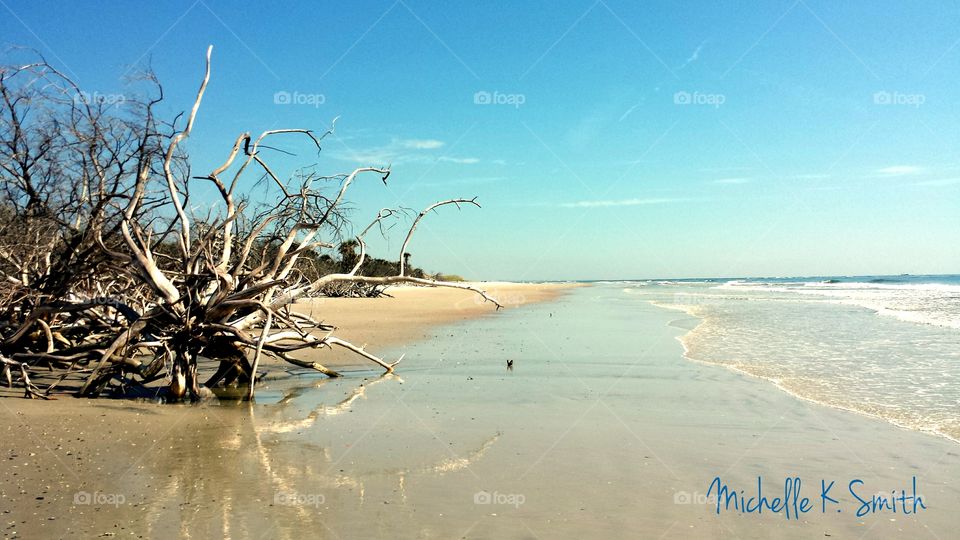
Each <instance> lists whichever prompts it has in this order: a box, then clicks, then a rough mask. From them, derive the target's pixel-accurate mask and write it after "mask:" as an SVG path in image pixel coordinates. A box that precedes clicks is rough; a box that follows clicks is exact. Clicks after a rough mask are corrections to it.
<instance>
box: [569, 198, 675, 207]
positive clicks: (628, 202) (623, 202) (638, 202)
mask: <svg viewBox="0 0 960 540" xmlns="http://www.w3.org/2000/svg"><path fill="white" fill-rule="evenodd" d="M686 200H687V199H663V198H660V199H618V200H607V201H577V202H568V203H560V205H559V206H560V207H561V208H609V207H612V206H644V205H648V204H671V203H678V202H684V201H686Z"/></svg>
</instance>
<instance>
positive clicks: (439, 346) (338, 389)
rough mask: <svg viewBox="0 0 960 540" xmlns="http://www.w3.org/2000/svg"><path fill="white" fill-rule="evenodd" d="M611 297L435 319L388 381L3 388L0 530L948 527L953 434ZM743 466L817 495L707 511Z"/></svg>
mask: <svg viewBox="0 0 960 540" xmlns="http://www.w3.org/2000/svg"><path fill="white" fill-rule="evenodd" d="M615 292H616V291H615V290H613V289H604V288H601V287H588V288H581V289H577V290H573V291H571V292H570V293H569V294H564V295H562V296H560V297H559V298H557V299H556V300H555V301H553V302H546V303H541V304H535V305H529V306H527V307H525V308H524V309H519V310H508V311H505V312H500V313H498V314H497V315H496V316H490V317H482V318H479V319H475V320H472V321H462V322H454V323H451V324H447V325H444V326H440V327H436V328H435V329H434V330H433V331H432V332H429V334H430V339H427V340H425V341H422V342H420V343H419V344H418V345H417V346H416V347H413V348H410V349H409V350H408V355H407V359H406V360H405V361H404V364H402V365H403V366H404V367H403V369H401V370H400V372H399V373H398V375H396V376H389V377H378V376H377V374H376V373H375V372H373V371H370V372H369V373H367V374H364V373H363V372H353V373H351V374H350V376H349V377H344V378H341V379H324V378H321V377H317V376H314V375H309V376H307V375H304V376H301V377H298V378H296V379H295V380H290V381H286V380H285V381H276V382H271V383H269V384H268V388H265V389H264V390H263V391H262V392H261V393H260V394H259V396H260V397H259V401H258V403H257V404H247V403H232V404H225V405H219V406H218V405H211V404H205V405H200V406H155V405H146V404H144V405H139V404H135V405H131V404H125V403H116V402H113V403H107V402H97V403H92V402H87V401H84V402H80V401H79V400H73V403H81V404H82V405H76V406H73V407H71V410H70V412H69V414H67V413H66V411H65V410H63V409H61V410H60V411H57V410H56V409H50V408H46V409H42V407H43V406H44V405H46V404H35V405H39V407H31V410H30V411H26V412H25V410H26V408H24V410H19V411H18V409H17V407H16V405H17V404H18V403H17V402H13V401H11V400H2V402H0V406H3V409H2V414H3V415H4V418H5V419H6V420H7V421H6V422H5V428H4V429H5V430H4V440H5V441H9V442H8V445H12V447H13V450H9V451H8V450H5V452H8V455H6V456H4V457H7V458H8V459H7V461H6V468H5V473H4V481H3V483H2V484H0V486H2V487H0V492H2V493H0V495H2V497H0V515H2V516H3V517H4V521H3V523H4V529H3V530H4V533H5V535H6V536H8V537H9V536H14V534H13V531H16V532H17V534H16V536H21V537H28V538H33V537H40V536H43V537H54V538H56V537H70V536H74V535H77V536H81V537H96V536H99V535H106V534H109V535H115V536H116V537H118V538H137V537H144V538H147V537H160V536H163V537H184V538H208V537H219V536H222V537H225V538H301V537H312V538H331V539H336V538H647V537H654V538H656V537H664V538H691V537H697V538H703V537H706V538H711V537H712V538H721V537H722V538H727V537H731V538H770V537H777V538H810V537H827V536H830V537H833V538H859V537H865V538H893V537H906V536H911V537H927V536H931V537H940V538H948V537H952V536H953V534H952V533H953V531H954V530H955V529H956V527H957V526H958V525H960V518H958V517H957V514H956V512H955V510H954V509H955V508H957V506H958V505H960V491H958V489H957V487H956V486H955V485H953V484H952V482H954V481H955V479H956V478H960V446H958V445H956V444H954V443H951V442H950V441H947V440H944V439H940V438H936V437H933V436H930V435H926V434H922V433H916V432H911V431H906V430H903V429H900V428H897V427H895V426H892V425H890V424H887V423H884V422H882V421H879V420H875V419H871V418H866V417H862V416H858V415H856V414H852V413H849V412H845V411H839V410H834V409H829V408H826V407H822V406H819V405H815V404H812V403H808V402H804V401H800V400H797V399H795V398H793V397H791V396H789V395H787V394H785V393H783V392H780V391H778V390H776V389H775V388H774V387H773V386H772V385H770V384H769V383H766V382H764V381H761V380H758V379H753V378H750V377H747V376H744V375H742V374H738V373H735V372H733V371H730V370H727V369H725V368H722V367H717V366H708V365H702V364H698V363H694V362H690V361H688V360H686V359H684V358H682V356H681V353H682V349H681V346H680V344H679V343H678V342H677V340H676V338H677V336H679V335H681V334H682V333H684V332H685V331H686V329H689V328H691V327H692V325H695V324H696V320H694V319H690V318H688V317H686V316H685V315H683V314H680V313H677V312H674V311H667V310H663V309H660V308H657V307H655V306H652V305H649V304H638V305H632V304H631V305H630V309H619V308H618V307H619V306H620V302H621V299H620V298H619V297H618V296H617V295H616V294H615ZM404 348H405V347H404V346H403V345H399V344H398V345H397V346H396V347H395V348H394V349H391V350H388V351H386V352H385V354H386V355H393V354H398V353H399V352H400V351H401V349H404ZM508 359H512V360H514V368H513V370H509V371H508V370H507V369H506V365H505V363H506V360H508ZM365 375H366V378H364V376H365ZM31 405H34V404H31ZM41 409H42V410H41ZM147 419H151V420H158V422H156V423H155V425H160V426H165V428H166V432H162V433H161V432H153V431H151V430H150V429H148V426H147V425H145V420H147ZM28 420H29V421H30V422H31V423H32V424H33V425H36V426H42V427H35V428H28V427H26V425H25V424H26V423H27V421H28ZM95 426H97V427H100V426H103V428H105V429H106V431H99V430H94V429H93V428H94V427H95ZM30 453H34V454H36V455H33V456H31V455H30ZM760 475H762V477H763V479H764V486H765V487H764V490H765V491H764V493H765V494H767V495H768V496H769V497H773V496H777V492H778V491H779V492H781V493H782V491H783V482H784V479H785V478H786V477H788V476H790V477H792V476H799V477H801V478H802V480H803V482H804V488H803V495H804V496H807V497H810V498H811V499H812V500H814V503H815V504H814V506H815V510H816V511H815V512H810V513H807V514H804V515H803V516H801V517H800V519H799V520H797V519H792V520H789V521H788V520H786V519H785V518H784V516H783V515H782V513H781V514H778V515H777V514H770V513H769V512H768V513H764V514H762V515H757V514H740V513H737V512H733V511H731V512H726V511H725V512H723V513H722V514H720V515H719V516H718V515H717V514H716V513H715V507H714V506H712V505H711V504H710V503H709V501H708V500H706V497H705V494H706V492H707V489H708V485H709V484H710V482H711V480H712V479H713V478H714V477H716V476H720V477H722V478H723V480H724V481H725V482H727V483H729V484H730V485H731V486H732V487H735V488H736V489H745V490H746V491H747V492H750V491H752V490H754V489H755V488H754V486H755V483H756V478H757V476H760ZM914 476H916V477H917V479H918V482H919V490H918V491H919V492H920V493H921V494H922V495H923V496H924V499H925V500H926V503H927V506H928V510H926V511H923V512H921V513H920V514H918V515H911V516H904V515H902V514H896V515H894V514H889V513H887V514H878V515H870V516H866V517H864V518H857V517H855V516H854V515H852V514H853V512H854V511H855V510H856V508H855V505H854V502H853V500H852V498H851V497H850V496H849V494H847V493H846V491H845V487H846V484H847V483H848V482H849V480H851V479H855V478H860V479H863V481H864V482H865V488H864V489H865V490H866V491H868V492H870V493H874V492H878V491H887V492H889V490H890V489H893V488H902V487H907V488H909V486H910V481H911V478H912V477H914ZM821 479H826V480H827V481H830V480H836V482H837V485H838V487H836V488H834V490H833V491H832V492H831V494H832V495H833V496H834V497H835V498H836V499H838V504H837V505H836V508H838V509H841V510H842V511H841V512H836V511H835V508H834V507H832V506H831V507H830V509H829V510H830V511H829V512H826V513H821V512H820V499H819V491H820V485H819V484H820V480H821ZM778 484H779V486H778ZM37 497H42V499H38V498H37ZM49 518H53V519H49Z"/></svg>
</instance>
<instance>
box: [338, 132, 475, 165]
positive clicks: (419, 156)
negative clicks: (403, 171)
mask: <svg viewBox="0 0 960 540" xmlns="http://www.w3.org/2000/svg"><path fill="white" fill-rule="evenodd" d="M444 146H446V143H445V142H443V141H440V140H437V139H400V138H396V139H393V140H391V141H390V142H389V143H388V144H384V145H380V146H373V147H368V148H353V149H350V150H348V151H347V152H344V153H340V154H338V155H337V158H338V159H341V160H343V161H350V162H354V163H358V164H363V165H386V164H394V165H396V164H403V163H434V162H437V161H442V162H446V163H457V164H461V165H469V164H474V163H480V159H479V158H475V157H457V156H446V155H438V154H437V152H436V150H438V149H440V148H443V147H444Z"/></svg>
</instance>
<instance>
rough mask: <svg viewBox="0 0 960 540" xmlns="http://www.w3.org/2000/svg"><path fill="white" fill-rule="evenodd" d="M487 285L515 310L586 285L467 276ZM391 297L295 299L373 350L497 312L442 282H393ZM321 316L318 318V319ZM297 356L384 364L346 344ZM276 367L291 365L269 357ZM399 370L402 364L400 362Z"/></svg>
mask: <svg viewBox="0 0 960 540" xmlns="http://www.w3.org/2000/svg"><path fill="white" fill-rule="evenodd" d="M464 283H469V284H470V285H473V286H476V287H478V288H480V289H483V290H484V291H485V292H486V293H488V294H489V295H490V296H492V297H493V298H495V299H496V300H497V301H498V302H500V304H501V305H502V306H503V310H512V309H517V308H522V307H524V306H529V305H533V304H538V303H541V302H550V301H553V300H556V299H557V298H559V297H560V296H562V295H563V294H566V293H568V292H569V291H570V290H573V289H575V288H578V287H582V286H583V285H580V284H575V283H514V282H505V281H490V282H464ZM386 293H387V294H388V295H390V296H389V297H386V296H385V297H380V298H310V299H304V300H302V301H300V302H297V303H296V304H294V306H293V309H294V310H295V311H298V312H300V313H304V314H307V315H313V316H314V317H315V318H317V317H319V315H318V314H322V315H323V318H324V319H323V320H325V321H329V322H330V323H331V324H334V325H337V326H338V328H337V329H336V330H334V332H333V335H334V336H336V337H339V338H341V339H345V340H347V341H350V342H352V343H353V344H354V345H357V346H363V345H367V346H369V347H370V350H371V352H373V353H374V354H378V352H377V351H387V350H390V351H396V350H400V351H401V354H403V353H406V352H407V351H411V350H415V348H416V344H418V343H421V342H423V341H424V340H427V339H430V336H431V335H432V334H431V332H432V330H433V329H434V328H436V327H438V326H444V325H449V324H452V323H456V322H461V321H468V320H472V319H476V318H481V317H490V316H495V315H496V314H497V312H498V311H500V310H498V309H497V308H496V306H494V305H493V304H491V303H490V302H487V301H485V300H484V299H483V298H482V297H480V296H479V295H477V294H476V293H475V292H472V291H468V290H463V289H455V288H444V287H420V286H411V285H395V286H391V287H389V288H387V289H386ZM318 320H320V319H318ZM295 356H296V357H297V358H300V359H303V360H309V361H314V362H319V363H321V364H323V365H325V366H327V367H330V368H333V369H342V370H344V371H354V370H367V369H373V370H378V369H380V368H379V366H377V365H376V364H373V363H371V362H370V361H369V360H365V359H363V358H361V357H359V356H357V355H356V354H355V353H352V352H350V351H344V350H330V349H321V350H307V351H304V352H302V353H300V354H299V355H295ZM264 365H265V366H266V365H269V366H272V367H282V366H290V367H291V368H293V367H294V366H291V365H290V364H287V363H285V362H282V361H279V362H278V361H276V360H271V361H270V362H267V363H265V364H264ZM398 370H399V371H402V370H403V364H402V363H401V364H400V367H399V368H398Z"/></svg>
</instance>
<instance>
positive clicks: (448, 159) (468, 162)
mask: <svg viewBox="0 0 960 540" xmlns="http://www.w3.org/2000/svg"><path fill="white" fill-rule="evenodd" d="M437 161H445V162H447V163H459V164H461V165H471V164H473V163H480V160H479V159H478V158H473V157H469V158H457V157H449V156H440V157H439V158H438V159H437Z"/></svg>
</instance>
